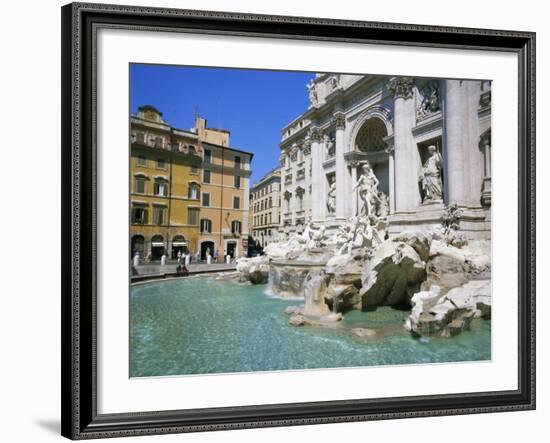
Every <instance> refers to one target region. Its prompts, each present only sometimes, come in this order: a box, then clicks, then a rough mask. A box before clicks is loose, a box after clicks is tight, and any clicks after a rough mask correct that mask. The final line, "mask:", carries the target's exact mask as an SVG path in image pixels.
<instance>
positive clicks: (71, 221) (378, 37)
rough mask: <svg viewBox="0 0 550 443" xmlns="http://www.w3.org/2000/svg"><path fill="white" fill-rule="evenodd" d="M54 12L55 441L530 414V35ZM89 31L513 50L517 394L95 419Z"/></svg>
mask: <svg viewBox="0 0 550 443" xmlns="http://www.w3.org/2000/svg"><path fill="white" fill-rule="evenodd" d="M61 15H62V33H61V47H62V66H61V68H62V69H61V70H62V77H61V85H62V88H61V89H62V97H61V101H62V128H61V132H62V196H61V197H62V275H61V279H62V303H61V308H62V329H61V337H62V362H61V363H62V392H61V394H62V395H61V398H62V435H63V436H65V437H68V438H70V439H84V438H104V437H120V436H135V435H145V434H164V433H178V432H195V431H212V430H223V429H237V428H239V429H240V428H252V427H267V426H289V425H305V424H316V423H334V422H349V421H361V420H381V419H394V418H404V417H424V416H436V415H454V414H473V413H487V412H500V411H515V410H528V409H534V408H535V33H532V32H518V31H502V30H489V29H469V28H451V27H439V26H424V25H410V24H397V23H378V22H360V21H344V20H332V19H321V18H304V17H282V16H265V15H251V14H234V13H225V12H207V11H192V10H176V9H162V8H146V7H132V6H123V5H103V4H85V3H72V4H68V5H66V6H64V7H63V8H62V10H61ZM99 27H103V28H110V27H116V28H118V29H137V28H140V29H146V30H148V31H151V32H155V31H167V30H168V31H172V32H202V33H210V34H226V35H239V36H262V37H271V38H287V39H288V38H290V39H307V40H319V41H338V42H354V43H376V44H383V45H390V44H391V45H395V44H398V45H403V46H425V47H436V48H453V49H476V50H488V51H506V52H511V53H515V54H517V56H518V60H519V72H518V78H519V97H518V98H519V121H518V125H519V126H518V128H519V139H518V165H519V171H518V172H519V182H518V188H519V207H518V215H519V220H518V222H519V250H518V258H519V268H518V274H519V280H518V281H519V286H518V312H519V318H518V321H519V323H518V325H519V336H518V345H519V349H518V359H519V361H518V364H519V367H518V374H519V378H518V389H517V390H513V391H496V392H483V393H460V394H452V395H451V394H448V395H447V394H445V395H431V396H415V397H402V398H384V399H355V400H340V401H328V402H315V403H294V404H279V405H278V404H273V405H249V406H240V407H223V408H206V409H193V410H169V411H154V412H144V413H118V414H102V415H100V414H98V413H97V385H96V377H97V373H96V351H97V345H96V333H97V330H96V320H97V312H96V287H97V285H96V257H97V256H96V246H97V245H96V240H97V239H96V215H97V207H96V181H97V177H98V171H97V165H96V157H95V156H96V146H95V140H96V138H95V122H96V110H95V94H96V91H95V89H94V88H95V75H96V74H95V72H94V63H95V38H96V30H97V29H98V28H99Z"/></svg>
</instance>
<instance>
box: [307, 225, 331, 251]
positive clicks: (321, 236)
mask: <svg viewBox="0 0 550 443" xmlns="http://www.w3.org/2000/svg"><path fill="white" fill-rule="evenodd" d="M326 237H327V236H326V233H325V226H324V225H321V226H320V227H319V229H317V230H316V231H313V235H312V237H311V247H310V248H309V249H312V248H315V249H319V248H322V247H323V246H324V240H326Z"/></svg>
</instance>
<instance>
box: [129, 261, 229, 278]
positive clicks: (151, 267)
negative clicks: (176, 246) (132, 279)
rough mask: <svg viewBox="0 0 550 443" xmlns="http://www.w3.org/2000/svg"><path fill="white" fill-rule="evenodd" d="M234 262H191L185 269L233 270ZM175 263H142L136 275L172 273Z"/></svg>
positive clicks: (197, 270)
mask: <svg viewBox="0 0 550 443" xmlns="http://www.w3.org/2000/svg"><path fill="white" fill-rule="evenodd" d="M235 266H236V264H235V263H231V264H226V263H212V264H210V265H207V264H206V263H191V264H190V265H189V266H188V267H187V269H189V272H190V273H193V274H195V273H201V272H221V271H233V270H234V269H235ZM176 267H177V263H176V262H172V263H167V264H166V265H165V266H161V265H160V263H158V262H156V263H143V264H141V265H139V266H138V267H137V271H138V275H159V274H173V273H175V272H176Z"/></svg>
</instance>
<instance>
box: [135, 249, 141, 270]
mask: <svg viewBox="0 0 550 443" xmlns="http://www.w3.org/2000/svg"><path fill="white" fill-rule="evenodd" d="M139 259H140V256H139V251H136V253H135V254H134V268H137V267H138V266H139Z"/></svg>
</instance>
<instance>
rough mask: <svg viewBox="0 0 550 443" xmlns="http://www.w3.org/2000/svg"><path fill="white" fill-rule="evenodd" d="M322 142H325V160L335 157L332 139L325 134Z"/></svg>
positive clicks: (334, 146)
mask: <svg viewBox="0 0 550 443" xmlns="http://www.w3.org/2000/svg"><path fill="white" fill-rule="evenodd" d="M323 141H324V142H325V155H326V158H327V159H329V158H332V157H334V156H335V155H336V143H335V141H334V139H333V138H332V137H330V136H329V135H328V134H325V135H324V137H323Z"/></svg>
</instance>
